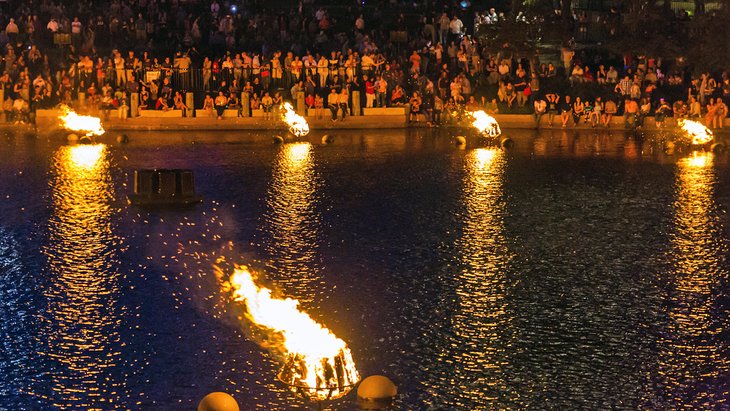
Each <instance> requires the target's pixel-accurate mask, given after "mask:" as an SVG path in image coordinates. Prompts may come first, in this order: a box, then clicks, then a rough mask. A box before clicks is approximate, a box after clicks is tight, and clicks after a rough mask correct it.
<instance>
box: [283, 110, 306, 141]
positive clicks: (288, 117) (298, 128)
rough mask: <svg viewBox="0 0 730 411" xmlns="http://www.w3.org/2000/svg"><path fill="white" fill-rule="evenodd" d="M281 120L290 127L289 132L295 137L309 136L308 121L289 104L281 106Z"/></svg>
mask: <svg viewBox="0 0 730 411" xmlns="http://www.w3.org/2000/svg"><path fill="white" fill-rule="evenodd" d="M281 108H282V111H281V119H282V121H284V122H285V123H286V124H287V125H288V126H289V132H290V133H292V135H294V136H295V137H304V136H306V135H307V134H309V124H307V120H306V119H305V118H304V117H302V116H300V115H299V114H297V113H296V112H295V111H294V108H293V107H292V105H291V104H289V103H284V104H282V106H281Z"/></svg>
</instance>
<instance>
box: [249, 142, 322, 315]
mask: <svg viewBox="0 0 730 411" xmlns="http://www.w3.org/2000/svg"><path fill="white" fill-rule="evenodd" d="M318 186H319V180H318V176H317V173H316V171H315V163H314V157H313V153H312V145H311V144H309V143H293V144H285V145H283V146H282V148H281V150H280V151H279V153H278V154H277V157H276V160H275V163H274V170H273V177H272V181H271V186H270V188H269V190H268V193H267V195H266V213H265V215H264V217H263V218H264V224H263V226H264V232H267V233H270V236H271V238H270V239H269V240H268V241H267V242H266V243H265V244H264V247H265V250H266V252H267V255H268V258H267V261H268V262H267V264H270V267H269V268H270V270H269V271H270V273H271V275H270V276H269V278H270V279H272V280H275V281H276V282H277V284H279V285H280V286H281V287H282V288H283V289H285V290H286V291H287V294H289V295H291V296H292V297H294V298H296V299H297V300H299V301H300V302H302V303H303V304H304V305H305V306H307V307H311V306H309V303H311V302H313V301H318V300H319V298H318V296H317V295H316V293H314V292H313V290H317V289H318V288H319V287H317V286H316V284H317V282H318V281H319V278H318V276H317V270H318V267H319V263H318V261H317V248H318V245H319V238H318V237H319V224H320V216H319V214H318V213H317V211H316V209H315V208H316V204H317V193H318V190H319V188H318Z"/></svg>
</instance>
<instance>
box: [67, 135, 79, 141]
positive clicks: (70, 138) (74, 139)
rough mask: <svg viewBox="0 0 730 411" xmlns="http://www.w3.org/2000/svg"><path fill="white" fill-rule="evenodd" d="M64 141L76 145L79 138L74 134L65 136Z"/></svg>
mask: <svg viewBox="0 0 730 411" xmlns="http://www.w3.org/2000/svg"><path fill="white" fill-rule="evenodd" d="M66 140H67V141H68V142H69V143H76V142H77V141H79V136H77V135H76V134H73V133H71V134H69V135H68V136H66Z"/></svg>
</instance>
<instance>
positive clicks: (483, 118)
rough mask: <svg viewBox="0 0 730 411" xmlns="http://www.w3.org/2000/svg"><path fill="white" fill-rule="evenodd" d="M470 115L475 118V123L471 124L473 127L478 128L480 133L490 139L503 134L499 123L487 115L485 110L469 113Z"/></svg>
mask: <svg viewBox="0 0 730 411" xmlns="http://www.w3.org/2000/svg"><path fill="white" fill-rule="evenodd" d="M469 115H471V116H472V117H474V122H473V123H471V125H472V126H474V127H476V129H477V130H479V132H480V133H482V134H484V135H487V136H489V137H498V136H499V135H500V134H502V130H501V129H500V128H499V123H497V120H496V119H495V118H494V117H492V116H490V115H489V114H487V113H485V112H484V111H483V110H479V111H472V112H470V113H469Z"/></svg>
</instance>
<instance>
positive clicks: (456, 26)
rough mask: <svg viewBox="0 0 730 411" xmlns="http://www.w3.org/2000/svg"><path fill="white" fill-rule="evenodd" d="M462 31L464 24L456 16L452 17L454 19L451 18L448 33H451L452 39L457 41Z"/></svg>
mask: <svg viewBox="0 0 730 411" xmlns="http://www.w3.org/2000/svg"><path fill="white" fill-rule="evenodd" d="M463 29H464V23H462V22H461V20H459V17H458V16H454V18H452V19H451V22H450V23H449V31H451V36H452V39H453V40H459V39H460V36H461V35H462V30H463Z"/></svg>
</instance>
